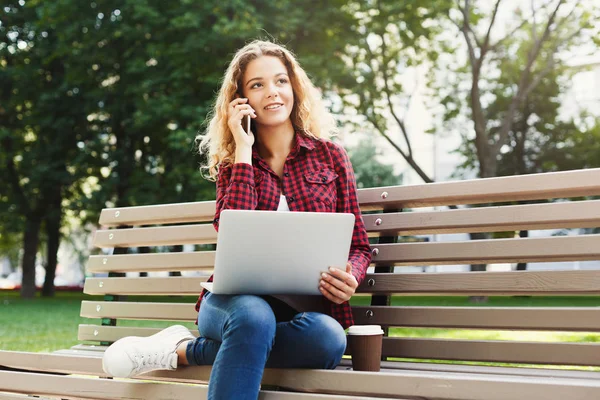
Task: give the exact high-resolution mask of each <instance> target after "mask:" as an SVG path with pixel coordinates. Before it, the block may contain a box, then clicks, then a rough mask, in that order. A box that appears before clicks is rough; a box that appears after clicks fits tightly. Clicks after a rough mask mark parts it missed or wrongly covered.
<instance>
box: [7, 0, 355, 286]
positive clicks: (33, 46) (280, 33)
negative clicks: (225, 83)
mask: <svg viewBox="0 0 600 400" xmlns="http://www.w3.org/2000/svg"><path fill="white" fill-rule="evenodd" d="M343 5H344V2H343V1H341V0H336V1H332V2H327V3H319V4H313V3H312V2H309V1H307V0H305V1H303V2H296V3H293V4H292V3H289V2H283V3H281V2H280V3H273V2H266V1H259V2H241V1H237V0H229V1H214V0H211V1H203V2H191V3H190V2H187V1H180V2H162V1H158V0H132V1H128V2H125V3H123V2H120V1H106V2H101V3H98V2H85V1H84V2H81V1H75V0H66V1H61V2H41V1H38V0H28V1H19V2H17V1H16V0H15V1H10V2H8V3H7V4H6V5H5V7H6V8H5V9H4V10H5V12H6V18H4V19H3V21H2V25H0V33H1V34H2V35H3V36H2V39H0V40H1V41H0V67H1V68H2V72H3V74H2V76H1V77H0V85H1V88H2V93H1V94H0V104H2V108H1V109H0V141H1V143H2V147H1V154H0V157H1V158H2V161H3V164H2V170H1V171H0V172H1V173H2V174H3V176H8V177H10V180H9V182H10V190H9V191H8V193H7V194H6V195H3V198H2V199H0V201H2V202H6V203H9V204H13V205H15V207H16V210H15V212H16V213H17V214H18V215H20V216H22V218H23V221H22V224H24V226H21V227H20V230H21V231H23V232H24V234H23V238H24V239H23V241H24V248H25V251H24V257H23V265H22V268H23V285H22V293H21V294H22V295H23V296H25V297H30V296H33V294H34V292H35V286H34V282H35V275H34V274H35V260H36V253H37V249H38V244H39V240H40V230H43V229H44V227H45V229H46V231H47V233H46V236H47V238H48V246H47V247H48V252H47V253H48V260H47V262H46V265H47V268H48V272H47V277H48V279H49V280H50V283H49V285H48V291H49V292H48V293H49V294H51V290H52V289H51V288H50V286H51V280H52V276H53V275H52V274H53V272H52V271H53V269H52V267H53V266H55V265H56V252H55V249H57V248H58V243H59V242H58V238H59V237H60V236H59V232H58V230H59V229H60V226H61V224H63V223H64V219H63V218H62V216H63V215H64V213H65V212H66V211H68V212H69V213H71V214H73V215H76V216H79V217H80V218H82V220H83V222H86V221H93V222H94V223H95V221H96V220H97V217H98V211H99V210H100V209H101V208H103V207H106V206H118V207H122V206H130V205H143V204H154V203H166V202H182V201H194V200H202V199H211V198H214V184H213V183H210V182H207V181H205V180H203V179H202V178H201V177H200V174H199V172H198V164H199V162H200V160H201V157H200V156H199V155H197V154H195V145H194V138H195V136H196V134H197V133H198V132H200V131H201V130H202V129H203V122H204V120H205V118H206V115H207V112H208V110H209V109H210V106H211V103H212V101H213V97H214V93H215V91H216V90H217V88H218V86H219V84H220V79H221V77H222V75H223V72H224V69H225V67H226V65H227V62H228V61H229V59H230V58H231V55H232V53H233V52H234V51H235V49H237V48H239V47H241V46H243V45H244V44H245V42H247V41H248V40H250V39H251V38H255V37H260V36H265V35H266V34H265V33H264V31H263V29H266V30H267V31H268V32H271V33H272V34H273V36H274V37H275V38H276V39H280V41H281V42H283V43H287V44H289V45H290V47H292V49H294V50H297V51H298V52H299V53H300V55H301V61H302V62H303V64H304V66H305V67H306V68H307V70H309V72H312V75H313V77H314V78H315V81H317V82H319V83H322V84H325V83H326V82H328V81H329V77H331V76H333V75H334V74H336V73H338V72H339V71H340V70H341V69H342V65H343V64H342V62H341V61H339V60H338V61H336V60H330V61H327V60H326V59H324V58H322V57H314V56H313V55H312V54H311V52H310V51H309V50H311V46H313V47H314V48H316V49H318V50H319V51H323V52H325V53H326V54H331V53H335V52H336V51H339V50H341V49H343V47H344V46H345V45H346V41H347V40H348V39H349V38H350V37H351V35H350V34H349V33H350V30H349V27H348V26H349V25H348V24H349V21H351V20H352V18H353V16H352V14H348V12H347V10H345V9H344V7H343ZM346 33H348V34H346ZM303 54H305V55H306V56H305V58H304V59H303V58H302V55H303ZM84 188H86V190H84ZM65 207H67V210H65Z"/></svg>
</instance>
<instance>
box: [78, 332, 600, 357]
mask: <svg viewBox="0 0 600 400" xmlns="http://www.w3.org/2000/svg"><path fill="white" fill-rule="evenodd" d="M158 331H160V329H156V328H136V327H114V326H98V325H79V331H78V337H79V340H90V341H108V342H114V341H116V340H118V339H120V338H122V337H125V336H149V335H152V334H154V333H156V332H158ZM190 332H191V333H192V334H193V335H194V336H196V337H197V336H198V332H197V331H194V330H190ZM346 354H350V353H349V350H348V349H347V350H346ZM382 355H384V356H386V357H398V358H419V359H432V360H459V361H481V362H504V363H520V364H548V365H588V366H590V365H592V366H598V365H600V345H598V344H588V343H543V342H516V341H487V340H485V341H483V340H458V339H420V338H397V337H392V338H384V344H383V351H382Z"/></svg>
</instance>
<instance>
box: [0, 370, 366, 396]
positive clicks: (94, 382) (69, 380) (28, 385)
mask: <svg viewBox="0 0 600 400" xmlns="http://www.w3.org/2000/svg"><path fill="white" fill-rule="evenodd" d="M0 390H10V391H11V392H17V393H25V394H42V395H49V396H60V397H61V398H68V399H98V400H114V399H126V400H152V399H157V400H159V399H170V400H177V399H181V400H188V399H206V397H207V394H208V386H206V385H190V384H185V385H183V384H176V383H173V384H164V383H159V382H138V381H123V380H113V379H110V380H109V379H91V378H81V377H76V376H57V375H47V374H40V373H31V372H19V373H17V372H7V371H0ZM354 398H355V397H349V396H342V395H327V394H306V393H292V392H273V391H268V390H261V393H260V399H264V400H275V399H277V400H279V399H281V400H303V399H306V400H313V399H314V400H351V399H354ZM370 399H371V400H373V399H372V398H370Z"/></svg>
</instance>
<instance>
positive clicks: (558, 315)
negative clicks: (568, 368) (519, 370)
mask: <svg viewBox="0 0 600 400" xmlns="http://www.w3.org/2000/svg"><path fill="white" fill-rule="evenodd" d="M352 313H353V315H354V323H355V324H357V325H371V324H376V325H384V326H396V327H413V328H466V329H507V330H530V331H535V330H547V331H572V332H576V331H579V332H598V331H600V308H596V307H593V308H592V307H590V308H575V307H536V308H524V307H404V306H403V307H383V306H366V307H352Z"/></svg>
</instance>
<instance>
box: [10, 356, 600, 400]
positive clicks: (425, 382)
mask: <svg viewBox="0 0 600 400" xmlns="http://www.w3.org/2000/svg"><path fill="white" fill-rule="evenodd" d="M2 353H8V352H0V361H2V360H3V358H4V357H3V354H2ZM30 354H31V353H18V354H17V353H15V355H16V356H18V358H15V359H16V360H18V361H19V362H20V363H21V365H23V363H24V361H23V360H24V359H25V360H26V361H27V359H28V358H29V355H30ZM46 357H47V360H46V361H45V362H43V366H44V367H48V369H39V368H41V367H40V365H39V364H37V363H36V364H31V365H32V366H33V367H34V368H38V369H39V370H47V371H51V372H58V371H62V372H66V373H74V372H77V370H76V369H75V370H72V369H71V370H67V371H65V369H64V368H61V363H62V362H63V361H64V360H63V358H62V357H61V358H59V359H57V358H55V357H54V356H52V355H46ZM72 358H73V362H77V361H80V362H82V363H86V362H88V361H87V360H86V359H85V357H77V356H75V357H72ZM93 361H94V363H95V365H96V369H97V370H98V371H99V372H98V375H102V374H103V372H102V370H101V365H100V360H99V359H94V360H93ZM73 362H69V364H70V365H72V364H73ZM387 364H389V363H383V364H382V366H385V365H387ZM442 367H444V366H442ZM445 367H454V366H445ZM457 367H464V366H457ZM471 368H477V367H471ZM480 368H481V370H482V372H481V373H479V371H478V372H476V373H465V372H464V371H458V372H457V371H454V372H453V371H443V372H438V371H427V370H412V371H411V370H407V371H402V370H396V371H390V370H382V371H381V372H379V373H376V374H373V373H367V372H355V371H341V370H334V371H328V370H281V369H279V370H270V369H267V370H265V375H264V377H263V383H265V384H274V385H277V386H284V387H289V388H292V389H296V390H300V391H308V392H323V393H327V392H332V391H340V390H342V389H343V390H344V391H346V392H347V393H354V396H353V397H352V398H357V397H358V396H361V397H360V398H362V399H366V398H364V397H362V395H363V394H364V393H365V390H368V391H370V392H371V393H373V395H379V396H384V397H386V398H399V396H401V394H403V393H406V394H407V398H408V397H410V398H415V397H418V398H423V399H425V398H430V399H433V398H435V399H440V400H450V399H458V398H460V399H464V400H483V399H485V400H531V399H542V398H543V399H545V400H565V399H569V400H576V399H581V400H584V399H585V400H588V399H593V398H597V396H598V395H600V384H599V383H598V382H599V381H598V380H597V379H594V377H590V378H588V377H587V376H586V378H577V377H578V376H580V375H579V374H578V375H574V374H573V373H574V371H554V374H553V375H550V376H544V375H543V373H544V370H540V373H539V374H536V371H535V370H531V369H527V371H531V376H511V375H508V374H490V373H489V372H488V371H486V369H489V368H490V367H480ZM519 370H521V369H519ZM209 373H210V368H209V367H188V368H180V369H178V370H177V371H174V372H168V371H156V372H153V373H150V374H148V375H146V376H147V377H149V378H151V379H157V380H164V379H169V380H172V381H173V380H174V381H182V382H190V383H191V382H197V381H198V380H199V379H200V380H203V379H205V378H206V377H208V375H209ZM559 373H560V374H563V373H564V375H565V377H561V376H558V374H559ZM11 376H13V375H11ZM38 376H40V374H29V375H28V378H30V382H29V383H30V387H31V383H32V382H37V380H36V379H35V378H36V377H38ZM569 376H573V377H569ZM0 378H2V379H3V380H4V381H5V382H6V384H8V382H10V380H9V377H8V376H6V375H0ZM79 379H82V378H79ZM101 381H103V382H115V381H114V380H101ZM69 382H71V381H64V380H61V384H63V385H64V384H68V383H69ZM116 382H119V381H116ZM120 382H123V381H120ZM43 384H46V385H47V382H44V383H43ZM53 386H56V385H53ZM64 387H65V389H66V390H68V386H64ZM137 387H139V386H135V387H134V386H130V387H129V389H130V390H129V391H128V393H127V396H126V397H120V398H125V399H132V398H138V397H131V396H132V395H136V394H137V393H139V392H138V390H134V388H137ZM112 394H116V395H118V393H114V392H112ZM277 394H281V395H286V394H287V393H285V392H277ZM304 396H309V397H306V398H307V399H314V398H315V397H314V396H319V395H317V394H311V395H304ZM167 398H173V397H167ZM277 398H278V399H279V398H283V399H285V397H277ZM317 398H318V397H317ZM327 398H328V399H336V397H327ZM261 399H264V397H261ZM368 399H370V398H368ZM290 400H293V399H292V398H290Z"/></svg>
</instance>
